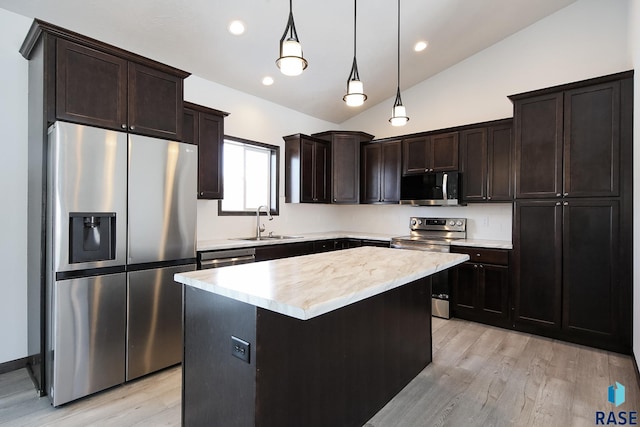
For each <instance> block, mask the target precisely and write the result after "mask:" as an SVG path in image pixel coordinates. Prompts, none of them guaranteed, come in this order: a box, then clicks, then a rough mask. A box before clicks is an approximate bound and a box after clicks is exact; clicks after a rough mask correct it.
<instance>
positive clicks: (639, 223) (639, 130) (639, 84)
mask: <svg viewBox="0 0 640 427" xmlns="http://www.w3.org/2000/svg"><path fill="white" fill-rule="evenodd" d="M638 22H640V0H632V1H631V11H630V13H629V38H630V40H631V55H632V57H633V63H634V68H635V70H636V71H635V75H634V95H633V96H634V98H633V100H634V110H633V113H634V120H633V124H634V128H633V129H634V132H633V134H634V135H633V137H634V141H640V27H639V26H638ZM634 145H635V147H636V149H635V150H634V152H633V166H634V168H633V189H634V191H633V212H634V214H633V254H634V255H633V259H634V268H633V354H634V356H635V358H636V364H637V365H640V267H638V259H639V257H638V254H639V253H640V150H638V149H637V147H638V143H637V142H636V143H635V144H634Z"/></svg>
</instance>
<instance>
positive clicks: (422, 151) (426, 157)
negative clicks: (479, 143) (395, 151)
mask: <svg viewBox="0 0 640 427" xmlns="http://www.w3.org/2000/svg"><path fill="white" fill-rule="evenodd" d="M458 138H459V135H458V132H447V133H440V134H438V133H436V134H430V135H423V136H415V137H412V138H407V139H405V140H403V141H402V152H403V161H402V174H403V175H410V174H419V173H425V172H446V171H457V170H458Z"/></svg>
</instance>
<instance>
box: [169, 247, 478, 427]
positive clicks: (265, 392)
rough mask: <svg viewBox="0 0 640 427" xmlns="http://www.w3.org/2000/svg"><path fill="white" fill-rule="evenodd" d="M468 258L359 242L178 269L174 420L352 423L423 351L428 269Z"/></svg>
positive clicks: (409, 371)
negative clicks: (178, 405) (180, 299)
mask: <svg viewBox="0 0 640 427" xmlns="http://www.w3.org/2000/svg"><path fill="white" fill-rule="evenodd" d="M467 259H468V256H467V255H462V254H453V253H430V252H421V251H406V250H400V249H388V248H376V247H360V248H354V249H347V250H342V251H337V252H327V253H320V254H313V255H306V256H300V257H293V258H284V259H280V260H275V261H266V262H259V263H254V264H244V265H237V266H231V267H224V268H219V269H211V270H201V271H196V272H190V273H181V274H177V275H176V276H175V280H176V281H178V282H180V283H183V284H185V285H187V286H185V302H184V319H185V323H184V360H183V387H182V390H183V392H182V393H183V396H182V407H183V424H184V425H187V426H190V425H224V426H300V425H304V426H316V425H317V426H328V425H331V426H337V425H340V426H361V425H362V424H364V423H365V422H366V421H367V420H368V419H369V418H371V416H373V415H374V414H375V413H376V412H377V411H378V410H379V409H380V408H382V406H384V404H385V403H386V402H388V401H389V400H390V399H391V398H392V397H393V396H395V394H397V393H398V392H399V391H400V390H401V389H402V388H403V387H404V386H405V385H406V384H407V383H408V382H409V381H410V380H411V379H413V378H414V377H415V376H416V375H417V374H418V373H419V372H420V371H421V370H422V369H423V368H424V367H425V366H426V365H428V364H429V363H430V362H431V291H430V279H429V276H430V275H431V274H434V273H436V272H438V271H442V270H445V269H447V268H450V267H453V266H455V265H458V264H460V263H462V262H464V261H466V260H467Z"/></svg>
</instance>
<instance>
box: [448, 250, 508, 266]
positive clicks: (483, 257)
mask: <svg viewBox="0 0 640 427" xmlns="http://www.w3.org/2000/svg"><path fill="white" fill-rule="evenodd" d="M451 252H455V253H458V254H467V255H469V258H470V259H469V261H470V262H482V263H486V264H498V265H509V251H508V250H505V249H486V248H471V247H461V246H452V247H451Z"/></svg>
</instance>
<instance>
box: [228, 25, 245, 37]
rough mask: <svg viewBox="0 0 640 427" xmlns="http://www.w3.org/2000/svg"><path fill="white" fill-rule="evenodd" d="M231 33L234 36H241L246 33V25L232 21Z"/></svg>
mask: <svg viewBox="0 0 640 427" xmlns="http://www.w3.org/2000/svg"><path fill="white" fill-rule="evenodd" d="M229 32H230V33H231V34H233V35H236V36H239V35H240V34H242V33H244V23H243V22H242V21H231V23H230V24H229Z"/></svg>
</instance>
